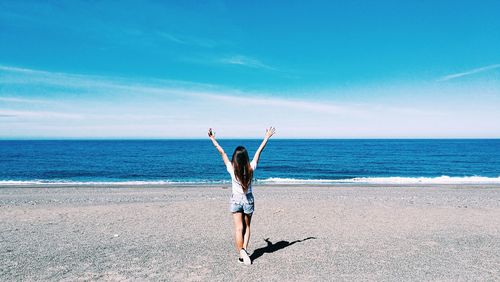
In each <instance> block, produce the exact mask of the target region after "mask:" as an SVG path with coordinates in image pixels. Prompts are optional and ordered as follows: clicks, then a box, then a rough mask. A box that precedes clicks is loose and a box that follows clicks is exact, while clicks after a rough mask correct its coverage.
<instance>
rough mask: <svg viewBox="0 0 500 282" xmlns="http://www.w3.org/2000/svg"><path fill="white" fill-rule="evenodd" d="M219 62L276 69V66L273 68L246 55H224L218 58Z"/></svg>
mask: <svg viewBox="0 0 500 282" xmlns="http://www.w3.org/2000/svg"><path fill="white" fill-rule="evenodd" d="M219 62H220V63H222V64H228V65H238V66H244V67H249V68H258V69H267V70H276V68H274V67H272V66H270V65H268V64H265V63H263V62H261V61H260V60H258V59H256V58H251V57H247V56H243V55H234V56H228V57H224V58H221V59H220V60H219Z"/></svg>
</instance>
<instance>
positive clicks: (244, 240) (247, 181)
mask: <svg viewBox="0 0 500 282" xmlns="http://www.w3.org/2000/svg"><path fill="white" fill-rule="evenodd" d="M275 132H276V129H275V128H274V127H270V128H269V129H266V136H265V137H264V140H263V141H262V144H260V146H259V149H257V152H255V155H254V157H253V160H252V161H251V162H250V160H249V158H248V152H247V150H246V149H245V147H243V146H238V147H237V148H236V149H235V150H234V153H233V157H232V158H231V161H230V160H229V158H228V157H227V155H226V153H225V152H224V150H223V149H222V147H221V146H220V145H219V143H218V142H217V140H215V134H214V132H213V131H212V129H211V128H210V129H209V130H208V137H210V140H212V143H213V144H214V146H215V148H217V151H219V153H220V155H221V156H222V160H223V161H224V164H225V165H226V168H227V172H229V175H231V181H232V190H233V195H232V196H231V207H230V210H231V212H232V213H233V221H234V237H235V240H236V251H237V252H239V255H240V257H239V258H238V261H239V262H240V263H244V264H246V265H250V264H251V263H252V261H251V260H250V256H249V255H248V252H247V247H248V241H249V240H250V222H251V220H252V214H253V211H254V198H253V194H252V178H253V174H254V171H255V169H256V168H257V163H258V162H259V157H260V153H261V152H262V150H264V147H266V144H267V141H268V140H269V138H271V136H273V134H274V133H275Z"/></svg>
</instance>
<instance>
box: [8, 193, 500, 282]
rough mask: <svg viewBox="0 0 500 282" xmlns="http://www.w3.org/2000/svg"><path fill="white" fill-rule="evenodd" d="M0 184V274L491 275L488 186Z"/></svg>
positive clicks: (493, 254) (496, 200) (498, 205)
mask: <svg viewBox="0 0 500 282" xmlns="http://www.w3.org/2000/svg"><path fill="white" fill-rule="evenodd" d="M230 192H231V191H230V189H228V187H222V186H210V187H207V186H205V187H187V186H184V187H171V186H166V187H137V186H136V187H61V186H58V187H2V188H0V238H1V240H0V253H1V254H0V280H2V281H12V280H66V281H74V280H173V281H199V280H205V281H206V280H211V281H213V280H216V281H221V280H224V281H234V280H263V281H269V280H271V281H283V280H292V281H305V280H392V281H395V280H398V281H399V280H448V281H457V280H462V281H465V280H500V186H473V185H466V186H464V185H447V186H437V185H433V186H363V185H356V186H348V185H343V186H310V185H309V186H256V187H254V195H255V198H256V212H255V214H254V218H253V222H252V226H253V229H252V239H251V243H250V246H249V252H250V253H251V254H252V255H251V257H252V259H253V265H251V266H244V265H240V264H239V263H238V262H237V255H236V252H235V250H234V247H233V237H232V222H231V216H230V213H229V212H228V199H229V196H230Z"/></svg>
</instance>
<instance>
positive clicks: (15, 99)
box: [0, 97, 51, 104]
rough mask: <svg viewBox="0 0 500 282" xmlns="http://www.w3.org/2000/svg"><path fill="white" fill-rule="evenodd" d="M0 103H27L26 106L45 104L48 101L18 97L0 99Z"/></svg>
mask: <svg viewBox="0 0 500 282" xmlns="http://www.w3.org/2000/svg"><path fill="white" fill-rule="evenodd" d="M0 102H12V103H27V104H47V103H51V102H50V101H45V100H38V99H26V98H18V97H0Z"/></svg>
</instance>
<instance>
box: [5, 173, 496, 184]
mask: <svg viewBox="0 0 500 282" xmlns="http://www.w3.org/2000/svg"><path fill="white" fill-rule="evenodd" d="M216 184H230V181H228V180H193V181H170V180H152V181H72V180H0V186H22V185H35V186H36V185H60V186H63V185H89V186H90V185H93V186H98V185H106V186H123V185H126V186H140V185H143V186H146V185H153V186H154V185H171V186H174V185H216ZM255 184H268V185H273V184H278V185H279V184H281V185H286V184H290V185H294V184H296V185H301V184H304V185H306V184H318V185H321V184H401V185H405V184H410V185H411V184H500V177H484V176H465V177H452V176H446V175H443V176H439V177H398V176H393V177H355V178H349V179H298V178H279V177H271V178H266V179H257V180H256V182H255Z"/></svg>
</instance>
